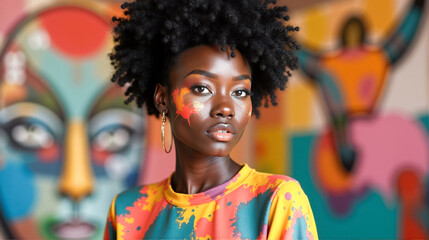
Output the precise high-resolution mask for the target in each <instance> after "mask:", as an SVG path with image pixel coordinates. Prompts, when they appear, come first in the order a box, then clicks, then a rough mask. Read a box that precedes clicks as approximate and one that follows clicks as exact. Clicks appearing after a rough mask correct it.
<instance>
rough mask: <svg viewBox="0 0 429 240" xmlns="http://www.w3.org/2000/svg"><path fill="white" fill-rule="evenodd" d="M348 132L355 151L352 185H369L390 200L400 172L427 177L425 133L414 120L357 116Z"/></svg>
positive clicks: (392, 115) (380, 116) (398, 116)
mask: <svg viewBox="0 0 429 240" xmlns="http://www.w3.org/2000/svg"><path fill="white" fill-rule="evenodd" d="M350 135H351V139H352V142H353V143H354V144H355V146H356V147H357V151H358V160H357V162H356V168H355V174H354V178H353V186H354V188H356V189H361V188H364V187H371V188H373V189H376V190H378V191H379V192H380V193H381V194H382V195H383V196H384V198H385V199H386V200H390V201H391V200H393V199H394V198H395V191H396V181H397V177H398V175H399V174H400V173H401V171H403V170H412V171H415V172H416V173H417V174H418V175H419V176H420V177H424V176H427V174H428V162H427V161H428V159H429V154H428V145H427V136H426V135H425V131H424V129H423V127H421V126H420V125H419V124H418V123H417V122H415V121H414V120H413V119H408V118H406V117H405V116H401V115H396V114H388V115H378V116H374V117H372V118H370V119H356V120H353V121H352V122H351V125H350Z"/></svg>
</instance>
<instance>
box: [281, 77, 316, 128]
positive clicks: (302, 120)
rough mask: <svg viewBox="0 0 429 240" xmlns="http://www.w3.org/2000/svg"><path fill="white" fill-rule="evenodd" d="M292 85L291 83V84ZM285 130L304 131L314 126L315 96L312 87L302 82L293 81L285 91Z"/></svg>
mask: <svg viewBox="0 0 429 240" xmlns="http://www.w3.org/2000/svg"><path fill="white" fill-rule="evenodd" d="M291 83H292V82H291ZM285 101H286V103H285V106H286V108H285V109H284V110H283V111H285V112H286V117H285V118H286V121H285V124H286V126H285V127H286V129H287V130H288V131H291V130H292V131H306V130H310V129H312V128H313V126H314V122H313V119H314V117H315V116H314V107H315V106H314V101H317V94H316V91H315V88H314V86H311V85H310V84H308V83H306V82H303V80H296V81H294V82H293V83H292V84H291V85H290V86H289V87H288V89H287V92H286V97H285Z"/></svg>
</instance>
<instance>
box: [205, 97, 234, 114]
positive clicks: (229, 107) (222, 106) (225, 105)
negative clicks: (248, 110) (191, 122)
mask: <svg viewBox="0 0 429 240" xmlns="http://www.w3.org/2000/svg"><path fill="white" fill-rule="evenodd" d="M218 99H219V100H220V101H218V102H216V103H215V105H214V106H213V108H212V109H211V111H210V116H211V117H213V118H227V119H232V118H233V117H234V116H235V112H234V108H233V104H232V103H230V102H229V101H228V100H226V99H227V97H218Z"/></svg>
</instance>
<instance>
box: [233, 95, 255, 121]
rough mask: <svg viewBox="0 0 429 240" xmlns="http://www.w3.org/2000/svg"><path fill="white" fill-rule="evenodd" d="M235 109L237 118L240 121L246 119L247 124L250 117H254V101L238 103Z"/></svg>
mask: <svg viewBox="0 0 429 240" xmlns="http://www.w3.org/2000/svg"><path fill="white" fill-rule="evenodd" d="M235 109H236V110H235V116H236V118H237V120H238V121H239V122H243V121H246V122H245V124H247V122H249V121H250V118H251V117H252V103H251V102H250V101H249V102H244V103H237V105H236V108H235Z"/></svg>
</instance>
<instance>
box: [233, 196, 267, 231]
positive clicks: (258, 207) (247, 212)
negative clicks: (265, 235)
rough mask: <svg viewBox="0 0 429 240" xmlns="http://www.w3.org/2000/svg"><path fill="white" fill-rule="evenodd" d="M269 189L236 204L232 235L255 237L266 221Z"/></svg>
mask: <svg viewBox="0 0 429 240" xmlns="http://www.w3.org/2000/svg"><path fill="white" fill-rule="evenodd" d="M271 194H272V192H271V191H266V192H265V193H263V194H259V195H258V196H256V197H255V198H253V199H252V200H250V201H249V202H247V203H242V204H240V205H239V206H238V209H237V213H236V215H235V216H236V219H235V222H234V223H233V224H232V226H233V227H235V229H234V237H240V238H249V239H256V238H258V237H259V234H260V232H261V231H262V229H263V226H264V223H265V224H266V223H268V215H269V209H270V208H269V206H270V204H271V199H270V198H271Z"/></svg>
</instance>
